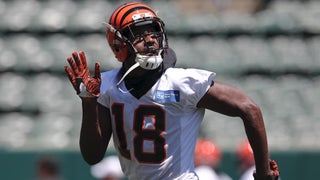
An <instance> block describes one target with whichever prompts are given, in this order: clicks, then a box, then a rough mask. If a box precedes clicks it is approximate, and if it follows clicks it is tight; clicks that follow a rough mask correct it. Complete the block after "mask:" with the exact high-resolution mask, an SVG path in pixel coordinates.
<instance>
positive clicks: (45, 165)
mask: <svg viewBox="0 0 320 180" xmlns="http://www.w3.org/2000/svg"><path fill="white" fill-rule="evenodd" d="M35 179H36V180H63V178H62V177H61V175H60V167H59V162H58V160H57V159H56V158H55V157H52V156H43V157H40V158H39V159H38V161H37V162H36V178H35Z"/></svg>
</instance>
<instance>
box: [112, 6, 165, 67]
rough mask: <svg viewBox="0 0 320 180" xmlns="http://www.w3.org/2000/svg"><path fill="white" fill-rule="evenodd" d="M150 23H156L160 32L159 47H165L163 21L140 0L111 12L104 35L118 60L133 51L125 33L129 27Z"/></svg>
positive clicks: (121, 59) (123, 58) (121, 60)
mask: <svg viewBox="0 0 320 180" xmlns="http://www.w3.org/2000/svg"><path fill="white" fill-rule="evenodd" d="M150 23H153V24H154V25H156V26H157V30H158V31H159V32H158V33H160V34H161V35H160V37H161V39H160V42H159V43H160V45H161V47H160V48H161V49H165V48H167V37H166V33H165V31H164V23H163V22H162V20H161V19H160V18H159V17H158V16H157V14H156V13H155V11H154V10H153V9H152V8H151V7H150V6H148V5H146V4H143V3H140V2H130V3H125V4H123V5H121V6H120V7H118V8H117V9H116V10H115V11H114V12H113V13H112V15H111V17H110V19H109V23H108V24H106V25H107V29H106V35H107V40H108V43H109V45H110V47H111V49H112V51H113V53H114V54H115V57H116V58H117V59H118V60H119V61H120V62H124V61H125V60H126V59H127V58H128V57H129V54H130V53H134V52H132V51H133V49H132V44H131V42H130V41H129V37H128V35H127V33H128V32H130V28H132V27H133V26H137V25H139V26H140V25H141V26H142V25H145V24H150Z"/></svg>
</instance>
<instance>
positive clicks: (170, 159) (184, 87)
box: [65, 2, 273, 180]
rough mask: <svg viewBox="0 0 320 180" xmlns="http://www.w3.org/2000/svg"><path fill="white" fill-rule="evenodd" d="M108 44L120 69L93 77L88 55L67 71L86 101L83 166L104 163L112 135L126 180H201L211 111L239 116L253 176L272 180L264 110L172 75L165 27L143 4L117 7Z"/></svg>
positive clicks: (197, 73) (191, 72)
mask: <svg viewBox="0 0 320 180" xmlns="http://www.w3.org/2000/svg"><path fill="white" fill-rule="evenodd" d="M106 38H107V41H108V43H109V45H110V48H111V49H112V51H113V53H114V55H115V57H116V59H117V60H118V61H120V62H122V66H121V67H119V68H116V69H113V70H110V71H107V72H103V73H100V69H99V67H100V64H99V63H98V62H97V63H96V64H95V72H94V75H93V76H91V75H90V72H89V68H88V65H87V61H86V57H85V54H84V52H83V51H80V52H73V53H72V56H70V57H68V58H67V61H68V63H69V66H65V71H66V73H67V74H68V77H69V79H70V81H71V83H72V85H73V87H74V88H75V90H76V91H77V94H78V95H79V96H80V98H81V100H82V111H83V118H82V125H81V132H80V150H81V153H82V156H83V158H84V159H85V161H86V162H88V163H89V164H96V163H98V162H99V161H101V160H102V159H103V157H104V154H105V152H106V149H107V147H108V143H109V141H110V139H111V135H113V136H112V137H113V141H114V144H115V147H116V150H117V153H118V155H119V159H120V164H121V167H122V170H123V172H124V174H125V175H126V176H127V177H128V179H130V180H131V179H137V180H142V179H198V177H197V175H196V173H195V172H194V149H195V144H196V140H197V136H198V131H199V127H200V124H201V121H202V120H203V117H204V112H205V110H206V109H208V110H212V111H215V112H218V113H222V114H225V115H228V116H237V117H241V119H242V120H243V123H244V128H245V131H246V133H247V137H248V138H249V140H250V144H251V145H252V149H253V151H254V156H255V160H256V162H257V163H256V177H257V178H258V179H260V180H265V179H270V177H271V176H272V175H273V171H272V170H271V169H270V167H269V163H268V160H269V152H268V145H267V136H266V131H265V127H264V121H263V118H262V114H261V111H260V109H259V107H258V106H257V105H256V104H255V103H254V102H253V101H252V100H251V99H250V98H249V97H248V96H246V95H245V94H244V93H242V92H241V91H239V90H238V89H236V88H234V87H232V86H230V85H227V84H225V83H222V82H217V81H215V80H214V77H215V75H216V74H215V73H214V72H209V71H206V70H201V69H191V68H190V69H182V68H174V67H173V66H174V61H172V59H174V58H172V55H170V54H172V51H171V50H170V49H169V48H168V39H167V35H166V32H165V26H164V23H163V21H162V20H161V19H160V18H159V17H158V16H157V14H156V13H155V11H154V10H153V9H152V8H151V7H149V6H148V5H146V4H143V3H140V2H130V3H125V4H123V5H121V6H120V7H118V8H117V9H116V10H115V11H114V12H113V13H112V15H111V17H110V19H109V21H108V22H107V23H106ZM208 48H210V47H208ZM170 59H171V60H170ZM195 61H199V62H200V63H201V59H195Z"/></svg>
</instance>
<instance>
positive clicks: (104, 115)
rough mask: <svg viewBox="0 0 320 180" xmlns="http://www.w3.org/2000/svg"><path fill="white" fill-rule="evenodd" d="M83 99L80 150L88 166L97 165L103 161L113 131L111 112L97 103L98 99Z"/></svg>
mask: <svg viewBox="0 0 320 180" xmlns="http://www.w3.org/2000/svg"><path fill="white" fill-rule="evenodd" d="M81 99H82V112H83V116H82V124H81V131H80V143H79V144H80V150H81V154H82V156H83V158H84V160H85V161H86V162H87V163H88V164H91V165H92V164H96V163H98V162H99V161H100V160H102V159H103V157H104V155H105V152H106V150H107V147H108V144H109V141H110V138H111V134H112V129H111V118H110V111H109V109H108V108H106V107H104V106H102V105H101V104H99V103H98V102H97V98H81Z"/></svg>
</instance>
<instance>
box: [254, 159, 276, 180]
mask: <svg viewBox="0 0 320 180" xmlns="http://www.w3.org/2000/svg"><path fill="white" fill-rule="evenodd" d="M269 166H270V170H271V171H270V173H269V175H268V176H267V177H258V176H257V174H256V172H254V173H253V177H254V179H255V180H278V179H279V176H280V171H279V168H278V164H277V162H276V161H275V160H271V159H269Z"/></svg>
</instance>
